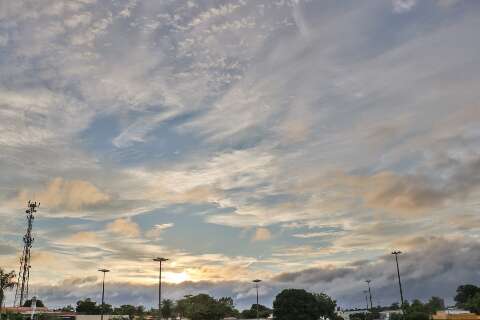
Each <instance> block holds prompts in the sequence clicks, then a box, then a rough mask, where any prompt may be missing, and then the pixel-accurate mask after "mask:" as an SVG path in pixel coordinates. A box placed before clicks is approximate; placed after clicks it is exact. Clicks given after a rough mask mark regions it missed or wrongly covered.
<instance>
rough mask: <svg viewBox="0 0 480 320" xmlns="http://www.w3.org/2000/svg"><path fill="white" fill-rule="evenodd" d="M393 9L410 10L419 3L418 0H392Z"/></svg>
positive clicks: (399, 11)
mask: <svg viewBox="0 0 480 320" xmlns="http://www.w3.org/2000/svg"><path fill="white" fill-rule="evenodd" d="M392 4H393V11H395V12H396V13H404V12H408V11H410V10H412V9H413V7H415V5H416V4H417V1H416V0H392Z"/></svg>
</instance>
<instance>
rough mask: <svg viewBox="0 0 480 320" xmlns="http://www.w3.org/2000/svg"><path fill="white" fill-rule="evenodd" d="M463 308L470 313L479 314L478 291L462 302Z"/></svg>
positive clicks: (479, 294) (479, 295)
mask: <svg viewBox="0 0 480 320" xmlns="http://www.w3.org/2000/svg"><path fill="white" fill-rule="evenodd" d="M463 306H464V307H465V309H467V310H468V311H470V312H472V313H476V314H480V293H476V294H475V295H474V296H473V297H471V298H469V299H468V300H467V302H465V303H464V304H463Z"/></svg>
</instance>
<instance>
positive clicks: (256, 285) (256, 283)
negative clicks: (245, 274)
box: [253, 279, 262, 320]
mask: <svg viewBox="0 0 480 320" xmlns="http://www.w3.org/2000/svg"><path fill="white" fill-rule="evenodd" d="M253 282H254V283H255V288H256V289H257V320H258V319H259V312H258V283H260V282H262V280H260V279H255V280H253Z"/></svg>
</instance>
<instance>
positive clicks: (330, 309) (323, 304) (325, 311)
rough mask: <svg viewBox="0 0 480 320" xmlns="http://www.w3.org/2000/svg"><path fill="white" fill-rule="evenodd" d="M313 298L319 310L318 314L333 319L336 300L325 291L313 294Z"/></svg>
mask: <svg viewBox="0 0 480 320" xmlns="http://www.w3.org/2000/svg"><path fill="white" fill-rule="evenodd" d="M315 299H316V300H317V303H318V308H319V311H320V316H321V317H325V318H328V319H330V320H333V319H335V317H336V312H335V309H336V308H337V302H336V301H335V300H333V299H332V298H330V297H329V296H328V295H327V294H325V293H320V294H318V293H317V294H315Z"/></svg>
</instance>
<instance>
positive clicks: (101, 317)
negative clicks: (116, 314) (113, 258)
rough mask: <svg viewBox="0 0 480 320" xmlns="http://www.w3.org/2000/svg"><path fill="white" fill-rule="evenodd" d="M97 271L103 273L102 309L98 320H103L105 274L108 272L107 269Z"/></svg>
mask: <svg viewBox="0 0 480 320" xmlns="http://www.w3.org/2000/svg"><path fill="white" fill-rule="evenodd" d="M98 271H100V272H102V273H103V281H102V308H101V310H100V314H101V316H100V319H101V320H103V314H104V312H105V274H106V273H107V272H110V270H108V269H99V270H98Z"/></svg>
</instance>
